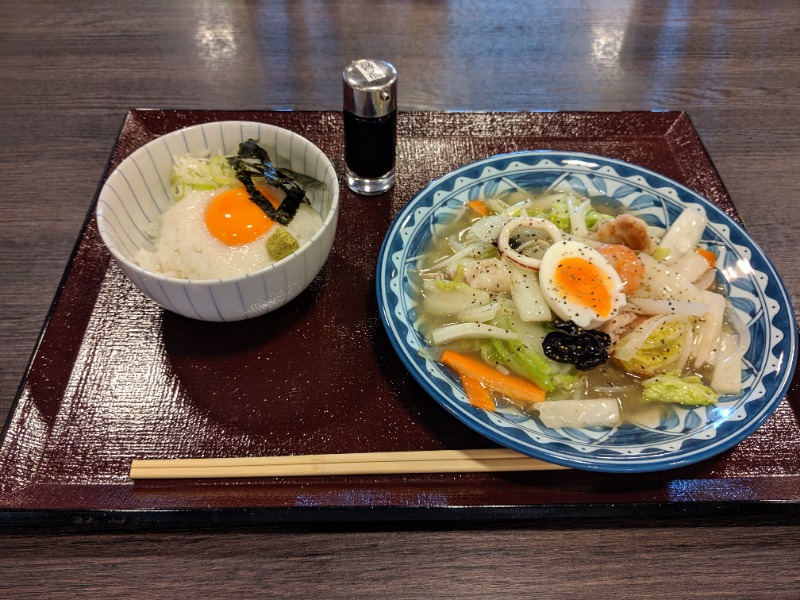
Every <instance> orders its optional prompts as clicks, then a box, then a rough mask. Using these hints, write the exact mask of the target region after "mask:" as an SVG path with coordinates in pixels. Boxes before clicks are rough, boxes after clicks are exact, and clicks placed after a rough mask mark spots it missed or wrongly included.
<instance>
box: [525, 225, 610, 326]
mask: <svg viewBox="0 0 800 600" xmlns="http://www.w3.org/2000/svg"><path fill="white" fill-rule="evenodd" d="M539 284H540V286H541V289H542V293H543V295H544V298H545V301H546V302H547V304H548V305H549V306H550V308H551V309H552V310H553V312H554V313H555V314H556V315H558V316H559V317H560V318H561V319H563V320H564V321H572V322H574V323H575V324H576V325H577V326H578V327H582V328H583V329H593V328H595V327H597V326H599V325H601V324H602V323H604V322H605V321H608V320H609V319H610V318H611V317H613V316H614V315H616V314H617V313H618V312H619V309H620V308H622V307H623V306H625V304H626V300H625V294H624V293H623V292H622V288H623V283H622V280H621V279H620V276H619V274H617V272H616V271H615V270H614V268H613V267H612V266H611V264H610V263H609V262H608V261H607V260H606V259H605V258H603V256H602V255H601V254H600V253H599V252H597V250H594V249H593V248H590V247H589V246H587V245H586V244H582V243H580V242H576V241H574V240H561V241H558V242H555V243H554V244H553V245H551V246H550V247H549V248H548V249H547V251H546V252H545V253H544V256H542V262H541V266H540V268H539Z"/></svg>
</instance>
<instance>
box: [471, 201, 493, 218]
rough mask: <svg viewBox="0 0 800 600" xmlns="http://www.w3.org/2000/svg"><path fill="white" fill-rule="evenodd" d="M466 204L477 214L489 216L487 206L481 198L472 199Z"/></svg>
mask: <svg viewBox="0 0 800 600" xmlns="http://www.w3.org/2000/svg"><path fill="white" fill-rule="evenodd" d="M467 204H468V205H469V206H470V208H472V210H474V211H475V212H476V213H478V214H479V215H481V216H483V217H488V216H489V207H488V206H486V203H485V202H484V201H483V200H473V201H472V202H467Z"/></svg>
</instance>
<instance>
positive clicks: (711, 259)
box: [696, 248, 717, 269]
mask: <svg viewBox="0 0 800 600" xmlns="http://www.w3.org/2000/svg"><path fill="white" fill-rule="evenodd" d="M696 252H697V253H698V254H699V255H700V256H702V257H703V258H705V259H706V260H707V261H708V265H709V266H710V267H711V268H712V269H713V268H714V265H716V264H717V255H716V254H714V253H713V252H711V250H706V249H705V248H698V249H697V250H696Z"/></svg>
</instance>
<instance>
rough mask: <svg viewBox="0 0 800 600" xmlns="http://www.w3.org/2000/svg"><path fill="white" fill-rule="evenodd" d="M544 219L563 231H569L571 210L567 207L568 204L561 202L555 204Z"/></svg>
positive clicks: (544, 215)
mask: <svg viewBox="0 0 800 600" xmlns="http://www.w3.org/2000/svg"><path fill="white" fill-rule="evenodd" d="M542 217H544V218H545V219H547V220H548V221H550V222H552V223H553V224H554V225H555V226H556V227H558V228H559V229H560V230H561V231H569V228H570V220H569V208H568V207H567V205H566V203H564V202H561V201H560V200H559V201H558V202H554V203H553V206H551V207H550V211H549V212H547V213H544V214H543V215H542Z"/></svg>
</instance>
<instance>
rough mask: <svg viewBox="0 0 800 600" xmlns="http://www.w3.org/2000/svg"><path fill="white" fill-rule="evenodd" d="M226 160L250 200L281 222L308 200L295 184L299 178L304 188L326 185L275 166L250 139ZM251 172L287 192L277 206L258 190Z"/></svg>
mask: <svg viewBox="0 0 800 600" xmlns="http://www.w3.org/2000/svg"><path fill="white" fill-rule="evenodd" d="M228 163H229V164H230V165H231V167H232V168H233V169H234V170H235V171H236V178H237V179H238V180H239V181H241V182H242V183H243V184H244V187H245V189H247V193H248V194H250V199H251V200H252V201H253V202H254V203H255V204H256V205H257V206H258V207H259V208H261V210H263V211H264V213H265V214H266V215H267V216H268V217H269V218H270V219H272V220H273V221H276V222H277V223H280V224H281V225H288V224H289V223H290V222H291V221H292V219H293V218H294V216H295V214H297V209H298V208H299V207H300V203H301V202H303V201H305V202H308V199H307V198H306V194H305V191H304V190H303V188H302V187H300V186H299V185H298V183H297V182H298V180H299V181H300V182H301V183H303V185H304V186H305V187H311V188H317V187H320V186H324V185H325V184H323V183H322V182H321V181H319V180H317V179H315V178H313V177H311V176H310V175H303V174H302V173H296V172H294V171H292V170H291V169H278V168H276V167H275V165H273V164H272V161H271V160H270V158H269V153H268V152H267V151H266V150H265V149H264V148H262V147H261V146H259V145H258V143H257V142H256V141H255V140H253V139H249V140H247V141H245V142H242V143H241V144H239V153H238V155H236V156H230V157H228ZM254 175H259V176H263V177H264V179H265V180H266V181H267V182H268V183H270V184H271V185H274V186H275V187H277V188H279V189H281V190H283V192H284V193H285V194H286V197H285V198H284V199H283V201H282V202H281V205H280V206H279V207H278V208H277V209H275V207H273V206H272V203H271V202H270V201H269V200H268V199H267V198H265V197H264V195H263V194H262V193H261V192H259V191H258V189H257V188H256V186H255V184H254V183H253V176H254Z"/></svg>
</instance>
